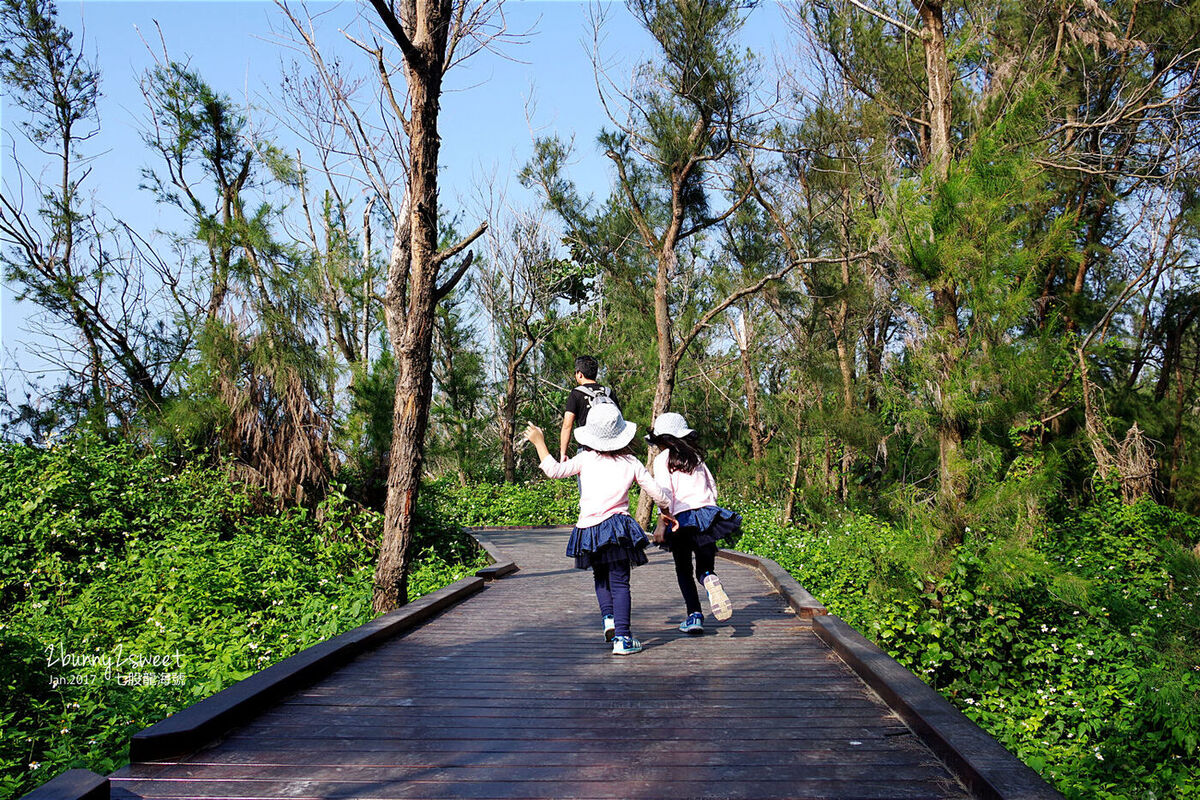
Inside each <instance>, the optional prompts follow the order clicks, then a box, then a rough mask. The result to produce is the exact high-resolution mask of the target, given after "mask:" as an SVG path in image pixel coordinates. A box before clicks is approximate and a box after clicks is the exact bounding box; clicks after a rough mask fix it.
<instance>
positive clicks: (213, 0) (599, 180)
mask: <svg viewBox="0 0 1200 800" xmlns="http://www.w3.org/2000/svg"><path fill="white" fill-rule="evenodd" d="M360 7H361V8H364V9H366V4H365V3H363V4H361V6H360ZM58 8H59V20H60V22H61V23H62V24H64V25H66V26H67V27H69V28H71V29H72V30H73V31H75V32H76V34H77V36H76V41H75V43H76V45H77V46H78V45H79V44H80V41H82V46H83V48H84V50H85V52H86V53H87V54H88V56H89V57H90V58H91V59H92V60H93V63H94V64H95V65H96V66H97V67H98V68H99V69H100V71H101V75H102V78H101V80H102V91H103V94H104V96H103V97H102V99H101V101H100V109H99V111H100V118H101V132H100V135H99V136H98V137H97V138H96V139H94V140H93V141H91V142H89V143H88V144H87V146H86V147H87V152H89V153H91V154H94V155H97V158H96V160H95V162H94V164H93V166H94V172H93V174H92V175H91V177H90V178H89V180H88V183H89V185H90V187H91V189H92V191H94V193H95V197H96V200H97V201H98V202H99V203H100V204H101V205H103V206H105V207H107V208H108V209H109V210H110V211H111V212H112V213H113V214H114V215H116V216H117V217H120V218H122V219H124V220H125V221H126V222H128V223H129V224H130V225H132V226H133V227H134V228H136V229H137V230H138V231H139V232H141V233H144V234H147V235H149V234H150V233H151V232H152V231H153V230H154V229H155V228H167V229H170V228H177V227H178V225H177V224H173V219H172V218H170V217H163V216H162V214H163V209H162V208H161V207H159V206H156V205H155V203H154V202H153V199H152V198H151V197H150V195H149V193H148V192H145V191H141V190H139V189H138V183H139V172H140V169H141V168H142V167H144V166H147V165H150V164H151V163H152V161H151V158H150V153H149V152H148V151H147V149H146V148H145V147H144V145H143V144H142V141H141V134H140V133H139V127H140V123H141V120H143V119H144V118H145V116H146V113H145V110H144V103H143V100H142V97H141V94H140V93H139V91H138V77H139V76H140V75H141V74H142V72H143V71H144V70H145V69H147V67H149V66H150V65H152V63H153V59H152V56H151V54H150V52H149V51H148V49H147V46H146V44H145V43H144V42H143V39H144V40H145V42H149V43H150V45H151V46H153V47H155V48H157V47H159V46H160V45H159V41H158V31H157V30H156V27H155V24H156V23H157V25H158V26H159V27H160V28H161V30H162V36H163V38H164V40H165V42H166V45H167V47H168V49H169V51H170V54H171V56H172V58H175V59H177V60H181V59H182V58H184V57H186V58H188V59H190V63H191V66H192V67H193V68H195V69H196V70H197V71H198V72H199V73H200V74H201V75H202V76H203V77H204V78H205V80H206V81H207V82H208V83H209V84H210V85H212V86H213V87H214V88H216V89H217V90H219V91H221V92H223V93H225V94H227V95H229V96H230V97H231V98H233V99H234V101H235V102H238V103H239V104H242V103H244V104H248V105H249V106H250V107H251V108H252V111H251V114H252V116H253V117H255V118H256V119H261V120H262V121H264V122H265V121H266V118H267V116H268V115H267V114H266V113H263V111H264V109H265V107H266V106H269V104H270V103H271V98H272V96H273V93H275V92H276V90H277V87H278V85H279V80H280V65H281V61H285V60H290V58H291V55H290V54H289V53H287V52H286V51H284V50H282V49H281V48H280V47H279V46H278V45H277V44H276V42H277V37H276V36H274V35H273V34H272V28H274V29H275V30H276V31H282V30H283V29H284V27H283V26H284V20H283V19H282V16H281V15H280V12H279V11H278V9H277V8H276V6H275V4H274V3H273V2H267V1H266V0H254V1H253V2H249V1H247V0H224V1H222V0H186V1H182V0H173V1H170V2H163V1H162V0H159V1H158V2H116V1H115V0H84V2H69V1H65V0H60V2H59V3H58ZM589 8H590V6H589V5H588V4H587V3H585V2H576V1H575V0H537V1H536V2H535V1H531V0H524V1H522V0H509V2H508V3H507V4H506V5H505V15H506V18H507V22H508V28H509V30H510V31H514V32H518V31H526V30H531V31H532V33H531V35H530V36H529V37H528V39H527V40H526V42H525V43H523V44H513V45H506V46H505V47H504V48H503V52H504V54H505V56H507V58H504V57H500V56H498V55H495V54H492V53H488V52H484V53H480V54H479V55H477V56H476V57H475V58H473V59H472V60H471V61H469V62H467V63H466V64H464V65H462V66H460V67H459V68H457V69H456V70H453V71H452V72H451V73H450V74H449V76H448V79H447V90H448V91H447V92H446V93H445V94H444V95H443V100H442V116H441V130H442V137H443V142H442V151H441V152H442V165H443V173H442V197H441V200H442V205H443V206H444V207H447V208H455V207H462V206H463V205H469V200H470V198H472V197H474V196H475V194H476V193H477V191H478V189H477V187H478V184H479V183H480V181H481V180H484V176H488V175H493V174H494V175H496V176H498V179H499V181H500V182H504V181H505V180H508V182H509V186H508V188H509V192H510V194H512V195H516V196H518V197H520V196H521V195H522V190H521V189H520V187H519V186H518V185H517V183H516V181H515V179H510V178H509V176H511V175H512V174H513V173H515V172H516V170H517V169H519V168H520V165H521V164H522V163H524V162H525V161H526V160H527V159H528V157H529V155H530V152H531V132H530V125H529V123H528V122H527V120H526V103H527V100H528V99H529V97H530V95H531V93H532V95H533V97H534V98H535V101H536V104H535V116H534V119H533V125H534V129H535V133H537V134H538V135H547V134H550V133H557V134H558V135H559V136H561V137H563V138H564V139H570V138H572V137H574V139H575V143H576V155H577V159H578V160H577V163H576V164H575V165H574V166H573V168H572V175H573V177H574V178H575V179H576V181H577V183H578V184H579V186H580V188H581V189H582V190H583V191H584V192H585V193H595V194H598V195H599V194H604V193H606V192H607V190H608V186H609V181H610V176H609V171H608V163H607V161H606V159H604V158H603V157H602V156H600V155H599V154H598V153H597V151H596V148H595V146H594V141H595V136H596V134H597V133H598V132H599V131H600V129H601V127H602V126H603V125H604V124H605V123H606V118H605V116H604V112H603V109H602V108H601V106H600V103H599V101H598V98H597V93H596V88H595V80H594V76H593V70H592V63H591V59H590V48H591V35H592V34H591V26H590V23H589ZM309 9H310V11H312V12H313V13H314V14H315V13H317V12H320V11H328V12H329V14H328V17H326V18H325V19H328V20H329V21H330V22H333V21H335V20H337V21H339V22H340V24H343V25H344V24H347V23H348V22H349V21H350V20H351V19H353V17H354V16H355V13H356V6H355V4H354V3H353V2H343V3H310V4H309ZM367 10H368V11H369V9H367ZM781 19H782V18H781V12H780V10H779V8H778V6H776V5H775V4H774V3H771V2H768V3H765V4H763V5H762V6H760V7H759V8H758V9H756V10H755V11H754V12H753V13H752V14H751V16H750V19H749V21H748V23H747V26H746V28H745V31H744V36H743V43H744V44H745V45H746V46H749V47H752V48H753V49H754V50H755V51H756V52H758V53H759V54H760V56H761V57H762V59H763V61H764V62H767V63H768V64H769V62H770V61H771V60H772V58H773V53H774V52H775V51H778V50H781V49H784V48H786V47H787V33H786V29H785V26H784V25H783V24H782V21H781ZM341 20H345V22H341ZM330 27H331V28H332V27H334V26H330ZM605 30H606V38H605V40H604V45H603V48H602V53H603V55H604V56H605V58H606V60H609V61H611V62H612V63H613V64H614V65H615V67H616V71H615V73H614V74H622V73H623V74H628V70H629V67H630V66H631V65H632V64H634V63H636V62H638V61H640V60H643V59H644V58H646V57H647V56H648V55H649V54H650V52H651V51H650V49H649V44H650V42H649V39H648V37H647V36H646V35H645V34H644V32H642V31H641V30H640V29H638V28H637V26H636V25H635V24H634V22H633V20H632V18H631V16H630V14H629V13H628V12H627V11H626V10H625V8H624V6H623V5H622V4H620V3H616V4H612V5H611V6H610V7H609V8H608V12H607V24H606V26H605ZM80 37H82V40H81V39H80ZM341 38H342V37H340V36H337V35H336V34H333V33H332V31H330V35H327V36H326V37H325V40H326V41H328V42H335V41H338V40H340V39H341ZM337 51H338V53H339V54H340V55H341V56H342V57H343V58H344V59H345V60H347V61H350V62H355V61H356V62H359V63H361V62H362V61H363V60H364V59H365V55H364V54H363V53H362V52H361V51H359V50H358V49H357V48H354V47H353V46H351V45H349V44H344V43H343V44H340V45H338V47H337ZM364 66H369V65H364ZM254 109H257V110H254ZM16 111H17V110H16V109H13V108H12V107H11V105H10V104H8V103H7V102H6V103H5V104H4V105H3V106H2V107H0V127H2V128H3V150H4V155H3V159H2V161H0V167H2V169H3V172H4V174H5V175H6V176H8V177H6V178H5V182H6V187H7V186H12V185H13V183H12V180H11V178H12V172H11V170H12V166H13V165H12V156H11V152H12V149H11V148H12V147H13V146H14V143H15V145H16V149H17V154H18V156H17V157H18V158H19V159H21V160H22V162H23V163H25V164H26V166H28V167H30V168H31V169H33V171H34V174H35V175H38V174H39V173H40V172H41V169H40V167H38V166H37V165H38V164H40V163H42V161H43V160H44V159H42V158H41V157H40V156H37V154H36V153H33V152H32V151H31V150H30V148H29V147H28V145H27V143H26V142H25V141H24V139H23V137H22V136H21V134H20V133H19V132H17V131H16V130H15V124H16V122H17V118H16V113H15V112H16ZM280 135H281V136H284V137H286V135H287V134H286V132H285V131H282V130H281V131H280ZM6 191H8V189H7V188H6ZM526 199H527V201H528V202H531V203H532V202H534V200H533V198H526ZM463 224H464V226H467V227H468V229H469V228H470V227H474V223H473V221H472V220H464V223H463ZM0 293H2V302H0V314H2V319H0V350H2V351H3V353H2V356H0V364H3V367H4V370H5V372H6V373H8V372H9V371H10V369H11V367H12V365H13V363H14V359H16V361H17V362H18V363H21V364H23V365H25V366H27V367H28V366H32V365H31V364H30V363H29V361H28V360H27V355H26V354H25V353H24V351H25V349H26V346H25V345H24V344H23V341H28V339H29V336H28V334H26V333H25V332H24V331H23V329H24V327H25V321H26V316H27V314H28V313H29V309H27V308H26V307H25V305H24V304H19V303H16V302H15V301H14V299H13V293H12V291H11V289H10V288H9V287H7V286H6V287H3V289H0ZM6 383H7V386H8V389H9V391H10V398H11V399H14V400H15V399H18V398H17V397H15V396H13V395H14V394H15V393H16V389H17V386H15V385H14V383H13V381H12V380H11V376H8V375H6Z"/></svg>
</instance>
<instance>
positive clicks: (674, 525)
mask: <svg viewBox="0 0 1200 800" xmlns="http://www.w3.org/2000/svg"><path fill="white" fill-rule="evenodd" d="M658 517H659V521H660V522H661V521H662V520H664V519H665V520H667V521H668V522H670V523H671V530H673V531H677V530H679V520H677V519H675V518H674V517H672V516H671V515H670V514H668V513H667V512H666V511H661V510H660V511H659V512H658Z"/></svg>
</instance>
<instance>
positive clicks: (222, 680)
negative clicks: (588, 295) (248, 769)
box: [0, 437, 483, 798]
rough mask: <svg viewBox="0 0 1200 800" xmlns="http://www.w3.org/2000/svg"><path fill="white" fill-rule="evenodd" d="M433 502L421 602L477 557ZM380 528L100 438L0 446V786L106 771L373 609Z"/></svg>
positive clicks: (420, 539)
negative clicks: (131, 746) (141, 740)
mask: <svg viewBox="0 0 1200 800" xmlns="http://www.w3.org/2000/svg"><path fill="white" fill-rule="evenodd" d="M430 508H431V507H423V509H422V512H423V513H422V515H421V519H420V520H419V522H420V527H419V533H418V536H417V537H416V539H415V541H414V543H413V549H414V552H416V553H417V554H418V560H417V562H416V563H415V564H414V567H413V569H412V572H411V575H410V582H409V593H410V598H411V597H416V596H418V595H420V594H423V593H425V592H428V591H432V590H433V589H436V588H439V587H441V586H443V585H445V584H447V583H450V582H452V581H454V580H457V579H458V578H459V577H462V576H463V575H465V574H469V573H470V572H471V571H473V570H474V569H477V568H478V566H479V565H481V564H482V563H483V561H482V557H481V555H480V554H478V553H477V552H476V548H474V545H473V544H472V542H471V540H470V539H468V538H467V537H464V536H462V535H461V533H460V531H459V529H458V528H457V527H456V526H452V525H448V524H446V523H443V522H441V521H440V520H439V519H437V518H436V516H434V515H433V514H432V512H431V511H430V510H428V509H430ZM381 527H382V518H381V516H380V515H379V514H376V513H374V512H370V511H367V510H364V509H362V508H361V507H359V506H357V505H354V504H352V503H350V502H348V501H346V500H345V499H344V498H342V497H340V496H338V495H331V496H330V497H328V498H327V499H326V500H325V501H324V503H323V504H322V505H321V506H320V507H319V508H318V509H317V510H316V512H315V514H314V513H310V512H308V511H306V510H305V509H290V510H285V511H277V510H276V509H275V507H274V505H273V504H272V503H269V502H265V498H263V497H261V496H260V495H259V494H258V493H257V492H255V491H253V490H249V489H247V488H246V487H245V486H243V485H240V484H237V483H235V482H233V481H231V480H230V479H229V478H228V477H227V476H226V475H225V474H224V473H223V472H221V471H219V470H213V469H205V468H198V467H192V466H187V465H183V466H182V467H177V466H175V465H171V464H167V463H163V462H162V461H161V460H160V459H158V458H156V457H155V456H153V455H150V456H142V455H139V454H138V453H136V452H135V451H134V449H133V448H132V447H129V446H127V445H107V444H103V443H101V442H99V441H98V440H96V439H94V438H90V437H83V438H80V439H77V440H73V441H68V442H62V443H59V444H57V445H56V446H54V447H51V448H50V449H47V450H39V449H33V448H29V447H23V446H5V447H3V448H0V600H2V602H3V606H4V608H5V609H6V612H5V616H4V618H3V619H2V620H0V687H2V688H3V691H2V692H0V695H2V697H0V729H3V731H4V736H3V739H2V743H0V797H5V798H7V797H13V796H16V795H19V794H21V793H23V792H25V791H28V790H29V789H30V788H32V787H33V786H36V785H38V784H40V783H43V782H44V781H46V780H48V779H50V778H51V777H53V776H54V775H55V774H57V773H59V772H61V771H63V770H65V769H68V768H72V767H85V768H88V769H92V770H95V771H96V772H100V773H107V772H110V771H112V770H113V769H115V768H116V767H118V766H119V765H120V764H122V763H123V762H124V761H126V760H127V753H128V742H129V738H130V736H131V735H132V734H133V733H135V732H137V731H138V730H140V729H142V728H144V727H146V726H147V725H150V724H152V723H154V722H156V721H158V720H159V719H161V718H163V717H164V716H166V715H168V714H170V713H172V712H174V711H176V710H178V709H180V708H182V707H184V706H187V705H190V704H191V703H194V702H196V701H197V700H199V699H201V698H203V697H206V696H208V695H211V694H213V693H214V692H217V691H219V690H221V689H223V688H225V687H226V686H228V685H230V684H231V683H234V682H236V681H237V680H240V679H241V678H244V677H246V676H248V675H250V674H251V673H253V672H255V671H258V670H260V669H263V668H264V667H266V666H269V665H270V664H272V663H274V662H276V661H278V660H280V659H283V658H286V657H288V656H290V655H293V654H294V653H296V652H298V651H299V650H301V649H303V648H304V647H307V646H309V645H311V644H314V643H316V642H318V641H320V640H322V639H326V638H328V637H330V636H333V635H336V634H338V633H341V632H343V631H345V630H348V629H350V628H352V627H355V626H357V625H360V624H362V623H363V622H365V621H367V620H368V619H369V618H370V617H371V616H372V614H371V588H372V587H371V583H372V573H373V568H374V560H375V553H376V546H375V542H376V541H377V537H378V535H379V531H380V529H381ZM143 658H145V659H154V658H157V659H158V663H150V664H144V665H139V663H138V660H139V659H143ZM84 662H86V663H84ZM147 676H150V677H147Z"/></svg>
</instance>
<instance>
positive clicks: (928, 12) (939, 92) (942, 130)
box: [912, 0, 951, 181]
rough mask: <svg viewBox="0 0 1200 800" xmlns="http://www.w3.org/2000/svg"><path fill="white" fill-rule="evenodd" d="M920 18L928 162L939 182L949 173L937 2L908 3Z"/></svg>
mask: <svg viewBox="0 0 1200 800" xmlns="http://www.w3.org/2000/svg"><path fill="white" fill-rule="evenodd" d="M912 4H913V5H914V6H915V7H916V9H917V13H918V14H919V15H920V17H921V25H922V28H923V29H924V30H923V33H924V35H923V36H922V37H921V38H922V40H923V43H924V45H925V77H926V80H927V82H928V88H929V163H930V164H931V165H932V166H933V171H934V175H936V176H937V178H938V179H939V180H942V181H944V180H946V176H947V175H949V174H950V112H951V103H950V61H949V59H948V58H947V56H946V30H945V27H944V25H943V21H942V2H941V0H912Z"/></svg>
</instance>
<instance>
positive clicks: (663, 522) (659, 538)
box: [650, 514, 667, 544]
mask: <svg viewBox="0 0 1200 800" xmlns="http://www.w3.org/2000/svg"><path fill="white" fill-rule="evenodd" d="M666 538H667V519H666V517H664V516H662V515H661V514H659V516H658V524H657V525H655V526H654V532H653V533H652V534H650V541H652V542H654V543H655V544H662V543H663V540H664V539H666Z"/></svg>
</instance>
